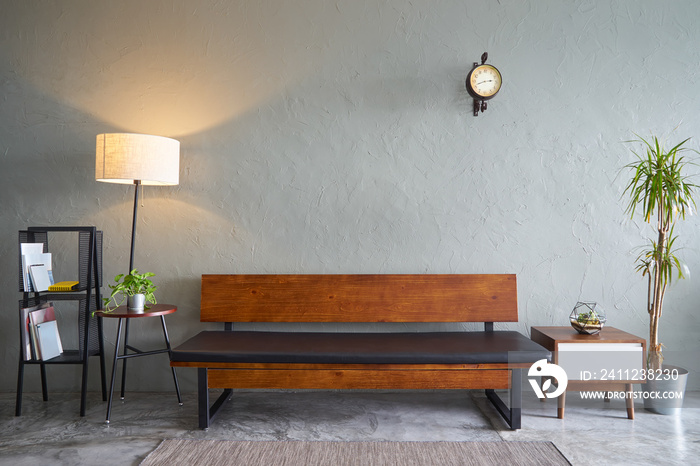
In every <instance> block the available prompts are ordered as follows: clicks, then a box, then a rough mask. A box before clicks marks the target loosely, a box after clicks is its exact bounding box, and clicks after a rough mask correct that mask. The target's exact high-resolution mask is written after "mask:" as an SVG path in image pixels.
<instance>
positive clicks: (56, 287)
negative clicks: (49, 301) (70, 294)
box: [49, 281, 79, 291]
mask: <svg viewBox="0 0 700 466" xmlns="http://www.w3.org/2000/svg"><path fill="white" fill-rule="evenodd" d="M78 284H79V283H78V282H75V281H63V282H58V283H55V284H53V285H51V286H49V291H76V290H77V289H78Z"/></svg>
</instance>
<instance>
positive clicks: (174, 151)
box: [95, 133, 182, 422]
mask: <svg viewBox="0 0 700 466" xmlns="http://www.w3.org/2000/svg"><path fill="white" fill-rule="evenodd" d="M95 154H96V157H95V179H96V180H97V181H104V182H106V183H120V184H133V185H134V188H135V189H134V217H133V220H132V223H131V252H130V254H129V270H128V272H127V274H129V273H131V271H132V270H134V244H135V240H136V216H137V213H138V201H139V191H140V188H141V185H147V186H148V185H154V186H173V185H177V184H178V182H179V177H180V142H179V141H176V140H175V139H170V138H165V137H162V136H150V135H147V134H131V133H108V134H98V135H97V144H96V150H95ZM161 323H162V325H163V333H164V335H165V340H166V342H168V336H167V330H166V328H165V319H164V318H163V316H161ZM119 331H121V319H120V325H119ZM117 335H119V334H117ZM128 341H129V319H126V329H125V333H124V355H126V353H127V348H131V347H130V346H129V344H128ZM167 344H168V350H170V343H169V342H168V343H167ZM116 345H117V346H118V345H119V336H117V343H116ZM132 349H133V348H132ZM114 351H115V356H116V355H117V353H118V351H119V349H118V348H116V347H115V349H114ZM135 351H137V353H143V352H141V351H139V350H135ZM127 360H128V359H123V362H122V387H121V398H122V399H124V386H125V385H126V362H127ZM116 362H117V358H116V357H115V362H114V366H115V367H113V369H112V370H113V371H114V372H112V388H111V389H110V404H109V407H108V408H107V422H109V410H110V408H111V402H112V398H111V393H112V390H113V388H114V375H115V374H116ZM172 371H173V379H174V380H175V389H176V390H177V397H178V400H179V401H180V404H182V399H181V398H180V389H179V387H178V383H177V375H176V374H175V368H174V367H173V368H172Z"/></svg>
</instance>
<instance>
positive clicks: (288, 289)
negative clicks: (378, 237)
mask: <svg viewBox="0 0 700 466" xmlns="http://www.w3.org/2000/svg"><path fill="white" fill-rule="evenodd" d="M517 320H518V297H517V286H516V279H515V275H506V274H498V275H496V274H489V275H427V274H420V275H202V303H201V321H202V322H517Z"/></svg>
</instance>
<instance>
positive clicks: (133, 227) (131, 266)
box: [114, 180, 141, 400]
mask: <svg viewBox="0 0 700 466" xmlns="http://www.w3.org/2000/svg"><path fill="white" fill-rule="evenodd" d="M140 190H141V180H134V218H133V220H132V222H131V253H130V254H129V271H128V272H127V273H131V271H132V270H134V244H135V243H136V216H137V214H138V209H139V191H140ZM120 320H121V319H120ZM129 320H130V319H126V326H125V328H124V354H126V350H127V347H128V346H129V343H128V342H129ZM117 342H119V339H118V338H117ZM114 351H119V350H118V349H117V348H115V349H114ZM127 360H128V359H124V360H123V361H122V386H121V397H120V398H121V399H122V400H123V399H124V387H125V385H126V361H127ZM115 364H116V361H115Z"/></svg>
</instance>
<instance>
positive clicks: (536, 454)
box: [141, 439, 570, 466]
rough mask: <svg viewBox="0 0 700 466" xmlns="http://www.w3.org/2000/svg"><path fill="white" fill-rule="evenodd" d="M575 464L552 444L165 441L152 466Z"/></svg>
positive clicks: (148, 461) (151, 457)
mask: <svg viewBox="0 0 700 466" xmlns="http://www.w3.org/2000/svg"><path fill="white" fill-rule="evenodd" d="M166 464H167V465H285V466H300V465H304V466H308V465H334V466H336V465H363V466H364V465H368V466H369V465H371V466H384V465H386V466H403V465H406V466H412V465H479V466H481V465H494V466H495V465H498V466H502V465H553V466H554V465H570V463H569V462H568V461H567V460H566V458H565V457H564V456H563V455H562V454H561V452H559V450H557V448H556V447H555V446H554V444H553V443H551V442H302V441H281V442H274V441H264V442H253V441H228V440H186V439H168V440H164V441H163V442H162V443H161V444H160V445H159V446H158V448H156V449H155V450H154V451H153V452H152V453H151V454H150V455H148V456H147V457H146V459H145V460H144V461H143V462H142V463H141V465H142V466H150V465H166Z"/></svg>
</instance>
